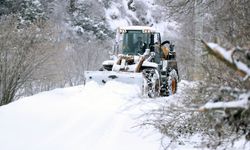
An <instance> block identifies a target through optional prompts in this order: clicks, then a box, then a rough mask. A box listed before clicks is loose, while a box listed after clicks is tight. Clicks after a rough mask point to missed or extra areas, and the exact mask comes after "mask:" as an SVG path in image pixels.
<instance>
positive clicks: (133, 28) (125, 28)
mask: <svg viewBox="0 0 250 150" xmlns="http://www.w3.org/2000/svg"><path fill="white" fill-rule="evenodd" d="M118 30H126V31H127V30H141V31H144V30H148V31H150V32H156V29H155V28H153V27H148V26H126V27H119V28H118Z"/></svg>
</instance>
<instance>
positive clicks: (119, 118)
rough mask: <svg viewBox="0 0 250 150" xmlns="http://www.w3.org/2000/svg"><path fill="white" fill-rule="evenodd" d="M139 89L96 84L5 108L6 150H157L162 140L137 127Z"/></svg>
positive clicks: (0, 127) (0, 145) (2, 135)
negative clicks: (134, 105)
mask: <svg viewBox="0 0 250 150" xmlns="http://www.w3.org/2000/svg"><path fill="white" fill-rule="evenodd" d="M139 91H140V90H139V88H138V87H136V86H132V85H127V84H122V83H118V82H110V83H107V84H106V85H105V86H99V85H97V84H96V83H94V82H91V83H88V84H87V85H86V86H85V87H83V86H77V87H71V88H65V89H56V90H53V91H48V92H42V93H39V94H37V95H34V96H31V97H26V98H23V99H22V100H18V101H16V102H13V103H11V104H9V105H6V106H2V107H0V149H1V150H157V149H159V148H160V139H159V135H156V134H155V133H153V132H152V131H145V130H142V129H140V128H132V127H133V126H134V125H136V123H137V122H136V119H135V117H136V116H138V115H140V113H142V112H141V109H142V108H141V106H140V107H129V106H131V104H133V103H134V102H137V101H141V99H140V96H139V95H138V94H139V93H140V92H139Z"/></svg>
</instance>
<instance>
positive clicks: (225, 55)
mask: <svg viewBox="0 0 250 150" xmlns="http://www.w3.org/2000/svg"><path fill="white" fill-rule="evenodd" d="M201 42H202V43H203V44H204V45H205V46H206V48H207V50H208V52H209V54H212V55H214V56H215V57H216V58H218V59H219V60H221V61H222V62H224V63H225V64H227V65H228V66H229V67H231V68H233V69H234V70H237V71H238V72H239V73H240V74H241V75H242V76H243V77H244V79H245V80H246V79H247V78H248V77H249V76H250V68H249V66H248V65H247V64H245V63H243V62H242V61H240V60H238V59H236V60H235V59H234V58H233V55H234V53H235V51H237V49H234V50H226V49H224V48H222V47H221V46H220V45H218V44H216V43H207V42H205V41H203V40H202V41H201Z"/></svg>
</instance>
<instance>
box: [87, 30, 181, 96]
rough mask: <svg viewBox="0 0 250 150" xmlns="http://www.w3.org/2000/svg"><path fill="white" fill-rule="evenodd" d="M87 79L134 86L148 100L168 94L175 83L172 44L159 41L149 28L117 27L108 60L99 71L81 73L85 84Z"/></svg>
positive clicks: (159, 37) (174, 57) (100, 82)
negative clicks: (112, 48) (118, 82)
mask: <svg viewBox="0 0 250 150" xmlns="http://www.w3.org/2000/svg"><path fill="white" fill-rule="evenodd" d="M90 80H94V81H96V82H98V83H99V84H105V83H106V82H109V81H110V80H116V81H120V82H125V83H132V84H137V85H139V86H140V87H141V89H142V94H143V95H144V96H148V97H150V98H153V97H159V96H169V95H172V94H174V93H176V90H177V83H178V80H179V76H178V68H177V61H176V53H175V50H174V44H172V43H171V42H170V41H164V42H161V36H160V33H159V32H157V31H156V30H155V29H154V28H152V27H147V26H128V27H120V28H118V29H117V32H116V40H115V45H114V50H113V52H110V59H109V60H106V61H104V62H103V63H102V67H101V69H100V70H99V71H85V83H86V82H88V81H90Z"/></svg>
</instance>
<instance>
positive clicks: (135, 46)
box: [122, 30, 152, 55]
mask: <svg viewBox="0 0 250 150" xmlns="http://www.w3.org/2000/svg"><path fill="white" fill-rule="evenodd" d="M150 35H151V33H143V32H142V31H139V30H130V31H127V32H126V33H123V44H122V53H123V54H129V55H137V54H143V53H144V52H145V50H146V49H147V48H149V44H150ZM151 44H152V43H151Z"/></svg>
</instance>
